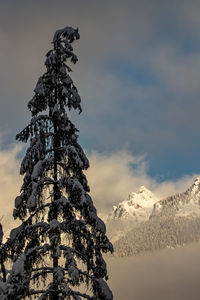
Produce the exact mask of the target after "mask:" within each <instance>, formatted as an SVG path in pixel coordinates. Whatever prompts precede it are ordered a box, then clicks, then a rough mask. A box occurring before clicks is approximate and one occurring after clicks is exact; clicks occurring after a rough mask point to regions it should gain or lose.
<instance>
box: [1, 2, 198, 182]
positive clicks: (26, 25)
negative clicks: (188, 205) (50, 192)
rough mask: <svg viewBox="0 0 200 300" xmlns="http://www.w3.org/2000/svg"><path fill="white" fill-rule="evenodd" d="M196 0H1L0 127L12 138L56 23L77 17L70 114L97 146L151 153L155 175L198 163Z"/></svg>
mask: <svg viewBox="0 0 200 300" xmlns="http://www.w3.org/2000/svg"><path fill="white" fill-rule="evenodd" d="M199 14H200V3H198V1H186V0H183V1H170V3H166V2H164V1H155V0H153V1H151V2H150V1H139V0H138V1H129V0H127V1H126V0H125V1H116V0H115V1H114V0H107V1H95V0H93V1H90V0H84V1H81V0H75V1H73V2H72V1H60V0H58V1H56V2H55V1H47V0H44V1H38V0H34V1H21V0H19V1H16V2H14V1H9V0H8V1H6V2H5V1H0V41H1V51H0V64H1V68H0V79H1V80H0V91H1V92H0V101H1V110H0V132H1V135H2V136H3V137H2V142H1V147H2V148H6V147H9V145H10V144H12V143H13V142H14V137H15V135H16V133H17V132H18V131H20V130H21V129H23V127H24V126H25V125H26V123H27V122H28V120H29V118H30V113H29V112H28V110H27V108H26V103H27V102H28V100H30V99H31V97H32V95H33V92H32V91H33V89H34V87H35V84H36V81H37V78H38V77H39V76H40V74H42V72H43V71H44V67H43V63H44V57H45V54H46V52H48V50H49V48H50V46H51V44H50V42H51V40H52V36H53V33H54V32H55V30H57V29H59V28H62V27H64V26H67V25H72V26H75V27H79V29H80V35H81V39H80V40H79V41H77V42H76V45H75V52H76V53H77V55H78V57H79V62H78V63H77V65H76V66H73V70H74V72H73V73H72V78H73V80H74V82H76V84H77V87H78V89H79V93H80V95H81V97H82V107H83V113H82V114H81V115H76V114H73V115H72V118H73V120H74V122H75V123H76V125H77V127H78V128H79V129H80V139H79V141H80V143H81V145H82V146H83V147H84V148H85V149H86V150H87V152H91V151H93V150H97V151H99V152H100V153H107V154H112V153H114V152H117V151H121V150H126V151H128V152H129V153H131V154H132V155H134V156H138V155H142V156H145V160H146V161H147V163H148V170H147V172H148V174H149V175H150V176H151V177H153V178H156V180H158V181H164V180H167V179H170V180H173V179H177V178H180V177H182V176H184V175H192V174H197V173H200V160H199V151H200V118H199V115H200V114H199V111H200V76H199V73H200V72H199V71H200V19H199Z"/></svg>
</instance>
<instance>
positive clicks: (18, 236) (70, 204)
mask: <svg viewBox="0 0 200 300" xmlns="http://www.w3.org/2000/svg"><path fill="white" fill-rule="evenodd" d="M76 39H79V33H78V30H77V29H73V28H72V27H66V28H64V29H61V30H58V31H56V32H55V35H54V38H53V49H52V50H50V51H49V52H48V53H47V55H46V61H45V66H46V72H45V73H44V74H43V75H42V76H41V77H40V78H39V80H38V82H37V84H36V88H35V90H34V93H35V94H34V96H33V98H32V99H31V100H30V101H29V103H28V108H29V109H30V111H31V113H32V118H31V121H30V123H29V125H28V126H27V127H26V128H25V129H24V130H22V131H21V132H20V133H19V134H18V135H17V137H16V138H17V140H19V141H22V142H27V141H28V140H29V141H30V146H29V147H28V149H27V152H26V155H25V157H24V159H23V161H22V164H21V169H20V174H21V175H24V181H23V185H22V187H21V194H20V195H19V196H18V197H16V199H15V209H14V213H13V214H14V218H15V219H16V218H18V219H20V220H21V225H20V226H19V227H17V228H15V229H13V230H12V231H11V233H10V238H9V240H8V242H7V249H10V250H9V251H10V257H11V258H12V260H13V266H12V268H11V271H10V274H9V276H8V278H6V279H7V283H6V289H4V290H5V291H4V293H3V294H2V296H1V298H2V299H16V300H17V299H28V298H30V299H31V298H33V297H36V299H40V300H44V299H53V300H57V299H75V300H80V299H90V300H92V299H99V300H111V299H113V295H112V292H111V290H110V289H109V287H108V285H107V283H106V280H107V279H108V275H107V268H106V263H105V261H104V259H103V256H102V254H103V253H106V252H112V251H113V247H112V244H111V243H110V242H109V240H108V238H107V236H106V228H105V225H104V223H103V221H102V220H101V219H100V218H99V217H98V216H97V211H96V209H95V207H94V205H93V202H92V199H91V197H90V195H89V186H88V184H87V179H86V176H85V175H84V173H83V170H86V169H87V168H88V167H89V162H88V159H87V157H86V156H85V154H84V152H83V150H82V148H81V146H80V145H79V144H78V142H77V138H78V135H77V132H78V130H77V129H76V127H75V126H74V124H73V123H72V122H71V121H70V120H69V118H68V114H67V111H68V110H71V109H78V110H79V112H81V105H80V102H81V99H80V96H79V94H78V91H77V88H76V87H75V85H74V83H73V81H72V79H71V77H70V76H69V73H70V71H71V69H70V67H69V66H68V65H67V64H66V61H67V60H71V62H72V63H74V64H75V63H76V62H77V57H76V55H75V54H74V53H73V48H72V45H71V44H72V42H73V41H74V40H76Z"/></svg>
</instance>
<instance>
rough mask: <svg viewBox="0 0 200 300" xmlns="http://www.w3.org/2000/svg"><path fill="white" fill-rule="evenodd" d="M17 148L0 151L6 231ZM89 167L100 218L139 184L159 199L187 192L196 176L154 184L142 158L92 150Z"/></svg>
mask: <svg viewBox="0 0 200 300" xmlns="http://www.w3.org/2000/svg"><path fill="white" fill-rule="evenodd" d="M20 150H21V147H20V146H19V145H13V146H12V147H10V148H9V149H7V150H0V191H1V197H0V207H1V213H0V217H1V216H4V218H3V221H2V224H3V225H4V227H5V230H6V231H8V229H9V228H11V225H12V223H13V218H12V210H13V206H14V199H15V197H16V196H17V195H19V193H20V185H21V183H22V177H21V176H19V161H18V159H17V154H18V153H19V151H20ZM88 157H89V160H90V168H89V169H88V170H87V172H86V176H87V178H88V183H89V185H90V188H91V195H92V198H93V201H94V204H95V206H96V207H97V209H98V212H99V214H100V216H102V217H104V216H106V215H107V214H108V213H109V212H110V211H111V209H112V206H113V205H114V204H116V203H118V202H120V201H122V200H123V199H125V198H126V197H127V196H128V194H129V193H130V192H131V191H136V190H137V189H138V188H139V187H140V186H141V185H145V186H146V187H147V188H149V189H151V190H152V191H153V192H155V193H156V195H158V196H159V197H160V198H163V197H166V196H168V195H172V194H175V193H177V192H181V191H184V190H186V189H187V187H189V186H190V184H191V183H192V182H193V180H194V178H195V177H196V176H197V175H193V176H184V177H182V178H180V179H179V180H176V181H165V182H162V183H159V182H157V181H156V180H155V179H153V178H151V177H150V176H149V175H148V173H147V170H148V163H147V161H146V160H145V157H144V156H133V155H131V154H130V153H128V152H127V151H126V150H121V151H116V152H113V153H110V154H107V153H99V152H95V151H93V152H92V153H91V154H89V155H88Z"/></svg>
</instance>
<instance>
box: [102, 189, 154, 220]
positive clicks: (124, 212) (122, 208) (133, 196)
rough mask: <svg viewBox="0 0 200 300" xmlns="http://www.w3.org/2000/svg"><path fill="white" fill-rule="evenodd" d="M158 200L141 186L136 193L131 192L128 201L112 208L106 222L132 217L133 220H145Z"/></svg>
mask: <svg viewBox="0 0 200 300" xmlns="http://www.w3.org/2000/svg"><path fill="white" fill-rule="evenodd" d="M157 200H158V199H157V198H156V197H155V196H154V195H153V193H152V192H151V191H150V190H148V189H147V188H146V187H145V186H141V187H140V188H139V189H138V190H137V192H131V193H130V194H129V196H128V199H126V200H124V201H122V202H120V203H119V204H118V205H117V206H113V210H112V213H111V214H110V216H109V217H108V220H117V219H124V218H128V217H134V218H135V219H137V221H138V219H141V218H142V219H146V218H147V217H148V215H149V214H150V212H151V210H152V208H153V205H154V203H155V202H156V201H157Z"/></svg>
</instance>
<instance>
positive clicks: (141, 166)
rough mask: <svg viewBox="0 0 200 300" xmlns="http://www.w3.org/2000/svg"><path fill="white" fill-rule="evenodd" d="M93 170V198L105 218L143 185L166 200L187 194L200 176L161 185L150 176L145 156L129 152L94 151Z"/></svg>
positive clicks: (91, 181)
mask: <svg viewBox="0 0 200 300" xmlns="http://www.w3.org/2000/svg"><path fill="white" fill-rule="evenodd" d="M89 160H90V168H89V169H88V171H87V177H88V182H89V185H90V187H91V195H92V196H93V199H94V201H95V205H96V206H97V207H98V209H99V212H100V213H103V214H104V216H105V215H106V214H108V213H109V212H110V211H111V209H112V206H113V205H115V204H117V203H119V202H120V201H122V200H124V199H126V197H127V196H128V194H129V193H130V192H132V191H133V192H134V191H137V189H138V188H139V187H140V186H141V185H145V186H146V187H147V188H149V189H150V190H152V191H153V192H154V193H155V195H156V196H157V197H158V198H159V199H162V198H164V197H167V196H170V195H173V194H176V193H178V192H183V191H185V190H186V189H187V188H188V187H189V186H190V185H191V184H192V183H193V181H194V179H195V178H196V177H197V174H193V175H190V176H187V175H186V176H183V177H181V178H179V179H178V180H174V181H172V180H171V181H170V180H169V181H164V182H158V181H157V180H156V179H155V178H152V177H151V176H150V175H149V174H148V162H147V161H146V159H145V156H134V155H132V154H130V153H129V152H127V151H126V150H122V151H117V152H112V153H110V154H107V153H99V152H96V151H94V152H92V153H91V154H90V155H89Z"/></svg>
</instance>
